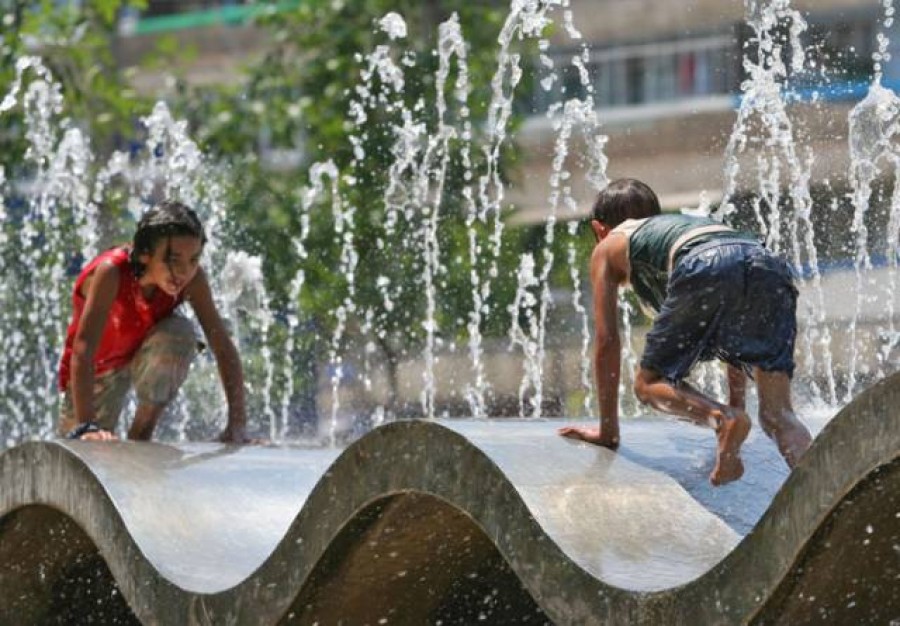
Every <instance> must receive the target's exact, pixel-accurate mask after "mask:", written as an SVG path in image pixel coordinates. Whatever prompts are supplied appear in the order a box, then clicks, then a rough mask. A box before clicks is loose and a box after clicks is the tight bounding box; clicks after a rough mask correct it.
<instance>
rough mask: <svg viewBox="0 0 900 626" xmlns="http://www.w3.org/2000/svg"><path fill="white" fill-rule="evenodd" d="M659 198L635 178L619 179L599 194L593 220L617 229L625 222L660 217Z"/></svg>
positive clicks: (592, 216) (592, 214) (592, 213)
mask: <svg viewBox="0 0 900 626" xmlns="http://www.w3.org/2000/svg"><path fill="white" fill-rule="evenodd" d="M660 212H661V210H660V208H659V198H657V197H656V194H655V193H654V192H653V190H652V189H650V187H649V186H648V185H647V184H645V183H642V182H641V181H639V180H637V179H634V178H619V179H618V180H614V181H613V182H611V183H610V184H609V185H607V187H606V189H604V190H603V191H601V192H600V193H599V194H597V200H596V201H595V202H594V208H593V209H592V210H591V219H594V220H597V221H599V222H603V223H604V224H606V225H607V226H608V227H610V228H615V227H616V226H618V225H619V224H621V223H622V222H624V221H625V220H629V219H632V220H636V219H641V218H644V217H652V216H654V215H659V214H660Z"/></svg>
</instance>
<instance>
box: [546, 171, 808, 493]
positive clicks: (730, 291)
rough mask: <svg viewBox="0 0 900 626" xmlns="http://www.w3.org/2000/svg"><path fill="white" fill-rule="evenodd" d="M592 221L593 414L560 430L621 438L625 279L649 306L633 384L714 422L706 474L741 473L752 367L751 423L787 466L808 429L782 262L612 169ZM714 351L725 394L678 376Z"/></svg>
mask: <svg viewBox="0 0 900 626" xmlns="http://www.w3.org/2000/svg"><path fill="white" fill-rule="evenodd" d="M591 228H592V230H593V231H594V234H595V236H596V238H597V245H596V246H595V248H594V251H593V253H592V254H591V261H590V275H591V287H592V289H593V296H594V298H593V300H594V329H595V334H594V355H593V358H594V377H595V381H596V385H597V394H598V399H599V404H600V426H599V428H580V427H566V428H562V429H560V431H559V432H560V434H561V435H563V436H565V437H571V438H574V439H581V440H583V441H587V442H589V443H594V444H597V445H601V446H605V447H607V448H611V449H613V450H615V449H616V448H618V446H619V417H618V392H619V377H620V369H621V343H620V339H619V331H618V319H619V311H618V290H619V287H620V286H626V285H630V286H631V287H632V288H633V289H634V291H635V293H636V295H637V296H638V299H639V300H640V301H641V303H642V305H644V306H645V308H647V309H650V310H652V311H653V312H654V313H655V318H654V321H653V326H652V327H651V329H650V331H649V332H648V334H647V340H646V347H645V349H644V353H643V355H642V356H641V362H640V367H639V368H638V372H637V374H636V376H635V385H634V391H635V394H636V395H637V397H638V399H639V400H640V401H641V402H643V403H646V404H649V405H651V406H652V407H654V408H655V409H657V410H659V411H663V412H665V413H671V414H674V415H678V416H680V417H682V418H686V419H688V420H689V421H692V422H694V423H696V424H699V425H702V426H710V427H712V428H713V430H715V432H716V438H717V440H718V445H717V454H716V464H715V468H714V469H713V471H712V474H710V481H711V482H712V483H713V484H714V485H722V484H725V483H728V482H731V481H733V480H737V479H738V478H740V477H741V475H743V473H744V466H743V463H742V461H741V456H740V451H741V445H742V444H743V442H744V440H745V439H746V438H747V434H748V433H749V431H750V419H749V417H748V416H747V413H746V410H745V391H746V380H747V376H748V374H749V375H751V376H752V377H753V378H754V379H755V380H756V383H757V387H758V391H759V423H760V425H761V426H762V428H763V430H764V431H765V432H766V434H767V435H768V436H769V437H770V438H771V439H773V440H774V441H775V443H776V444H777V446H778V450H779V451H780V452H781V455H782V456H783V457H784V460H785V461H786V462H787V464H788V466H790V467H793V466H794V465H795V464H796V463H797V461H798V460H799V459H800V457H801V456H802V455H803V453H804V452H805V451H806V449H807V448H808V447H809V444H810V440H811V438H810V434H809V431H808V430H807V429H806V427H805V426H804V425H803V423H802V422H800V420H798V419H797V417H796V415H795V414H794V410H793V407H792V403H791V377H792V376H793V372H794V357H793V354H794V339H795V336H796V331H797V321H796V305H797V290H796V288H795V287H794V284H793V272H792V270H791V268H790V266H789V264H788V263H787V262H786V261H785V260H784V259H782V258H780V257H777V256H775V255H774V254H772V253H771V252H769V251H768V250H766V249H765V248H764V247H763V246H762V245H761V244H760V243H759V241H758V240H757V239H756V238H755V237H753V236H752V235H748V234H746V233H740V232H738V231H735V230H733V229H731V228H729V227H727V226H725V225H723V224H720V223H718V222H715V221H714V220H712V219H710V218H704V217H692V216H686V215H661V211H660V206H659V200H658V199H657V197H656V194H655V193H654V192H653V190H652V189H650V187H648V186H647V185H646V184H644V183H642V182H640V181H637V180H634V179H620V180H617V181H614V182H612V183H611V184H610V185H609V186H608V187H607V188H606V189H604V190H603V191H602V192H600V194H599V195H598V197H597V201H596V202H595V204H594V208H593V210H592V214H591ZM711 359H719V360H722V361H724V362H725V363H727V365H728V388H729V400H728V404H721V403H719V402H716V401H715V400H713V399H711V398H709V397H707V396H705V395H703V394H702V393H700V392H699V391H698V390H697V389H695V388H694V387H692V386H691V385H690V384H688V383H687V382H685V380H684V378H685V377H686V376H687V375H688V373H689V372H690V370H691V368H692V367H693V366H694V365H695V364H696V363H697V362H698V361H704V360H711Z"/></svg>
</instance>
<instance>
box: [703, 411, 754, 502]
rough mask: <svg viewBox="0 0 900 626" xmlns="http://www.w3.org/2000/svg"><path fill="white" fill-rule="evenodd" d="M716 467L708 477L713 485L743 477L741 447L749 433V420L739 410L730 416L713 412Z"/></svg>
mask: <svg viewBox="0 0 900 626" xmlns="http://www.w3.org/2000/svg"><path fill="white" fill-rule="evenodd" d="M712 419H713V420H715V422H716V424H717V426H716V439H717V440H718V445H717V446H716V466H715V467H714V468H713V471H712V473H711V474H710V475H709V481H710V482H711V483H712V484H713V485H717V486H718V485H724V484H726V483H730V482H732V481H734V480H737V479H739V478H740V477H741V476H743V475H744V462H743V461H742V460H741V445H742V444H743V443H744V440H746V439H747V435H748V434H749V433H750V418H749V417H747V414H746V413H744V412H743V411H740V410H733V411H732V412H731V414H730V415H727V414H725V413H724V412H720V411H715V412H714V413H713V416H712Z"/></svg>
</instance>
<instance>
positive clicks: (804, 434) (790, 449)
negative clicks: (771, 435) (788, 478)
mask: <svg viewBox="0 0 900 626" xmlns="http://www.w3.org/2000/svg"><path fill="white" fill-rule="evenodd" d="M775 441H776V442H777V443H778V451H779V452H781V456H783V457H784V460H785V462H786V463H787V464H788V467H790V468H791V469H793V468H794V466H795V465H797V462H798V461H799V460H800V457H802V456H803V455H804V454H806V451H807V450H808V449H809V446H810V444H811V443H812V437H811V436H810V434H809V431H808V430H806V426H804V425H803V424H800V423H799V422H798V423H797V424H796V425H791V426H789V427H788V428H785V429H784V430H782V431H781V432H779V433H777V434H776V435H775Z"/></svg>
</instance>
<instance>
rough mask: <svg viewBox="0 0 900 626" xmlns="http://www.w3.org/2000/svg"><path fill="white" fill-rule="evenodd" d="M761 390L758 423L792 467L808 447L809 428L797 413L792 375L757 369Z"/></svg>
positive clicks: (758, 383)
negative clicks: (798, 417) (793, 398)
mask: <svg viewBox="0 0 900 626" xmlns="http://www.w3.org/2000/svg"><path fill="white" fill-rule="evenodd" d="M755 376H756V384H757V387H758V390H759V424H760V426H762V429H763V430H764V431H765V433H766V434H767V435H768V436H769V437H770V438H771V439H772V440H774V441H775V443H776V444H777V445H778V451H779V452H781V456H783V457H784V460H785V461H786V462H787V464H788V467H791V468H793V467H794V466H795V465H796V464H797V461H799V460H800V457H802V456H803V454H804V453H805V452H806V450H807V449H808V448H809V445H810V443H811V441H812V437H811V436H810V434H809V430H808V429H807V428H806V426H804V425H803V422H801V421H800V420H799V419H797V416H796V415H795V414H794V408H793V406H792V404H791V379H790V378H789V377H788V375H787V373H785V372H764V371H763V370H761V369H760V368H758V367H757V368H756V371H755Z"/></svg>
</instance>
